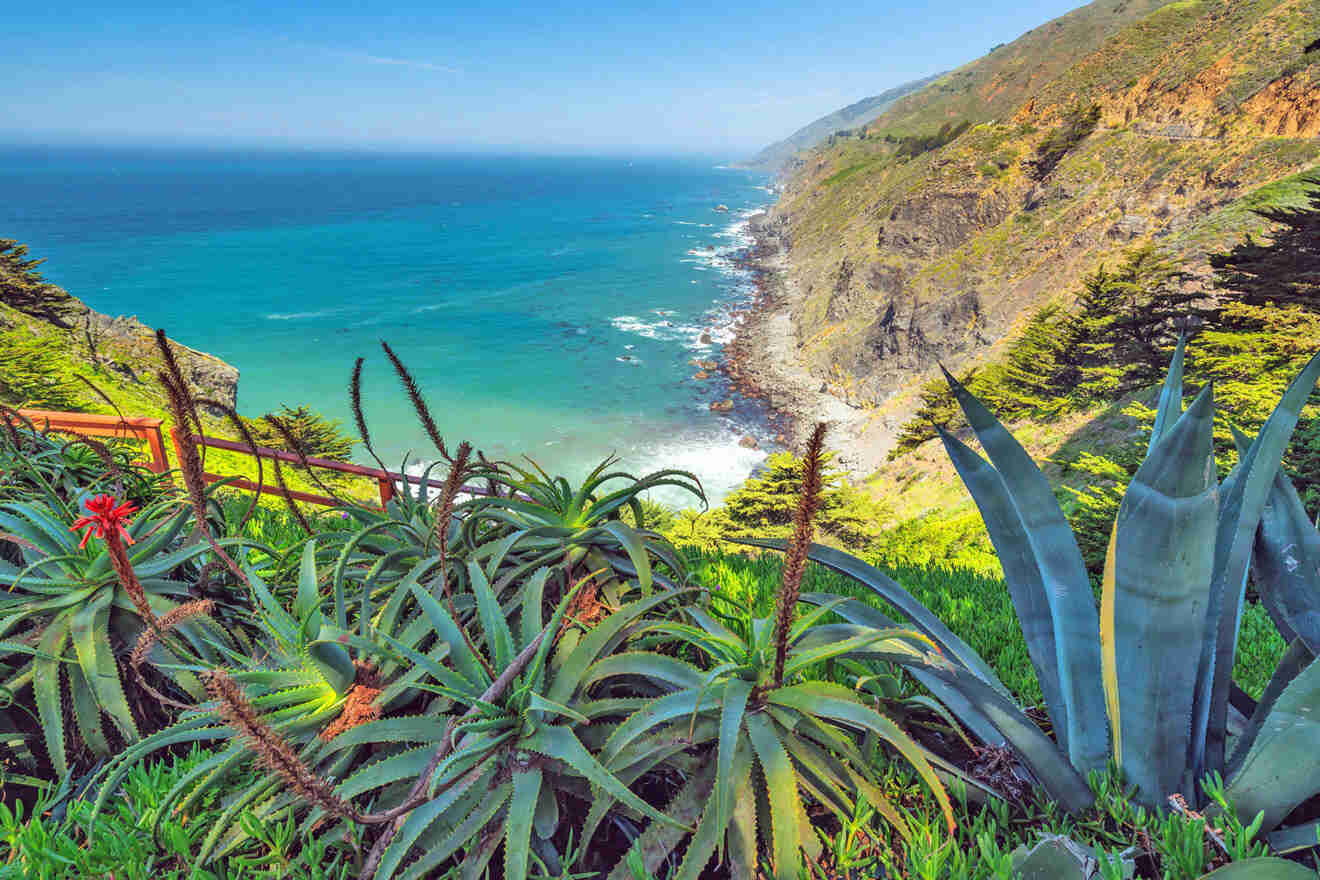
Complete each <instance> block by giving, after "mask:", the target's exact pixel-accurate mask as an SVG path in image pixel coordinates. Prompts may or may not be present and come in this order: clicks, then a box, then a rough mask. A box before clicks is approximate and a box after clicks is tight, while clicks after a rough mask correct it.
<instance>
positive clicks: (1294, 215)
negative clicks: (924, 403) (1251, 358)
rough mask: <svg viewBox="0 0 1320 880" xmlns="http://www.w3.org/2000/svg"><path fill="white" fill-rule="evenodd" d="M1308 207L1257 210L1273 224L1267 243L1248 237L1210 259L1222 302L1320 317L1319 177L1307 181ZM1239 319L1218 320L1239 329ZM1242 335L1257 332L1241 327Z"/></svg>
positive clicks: (1312, 177)
mask: <svg viewBox="0 0 1320 880" xmlns="http://www.w3.org/2000/svg"><path fill="white" fill-rule="evenodd" d="M1305 183H1306V186H1307V187H1308V189H1309V192H1308V197H1307V202H1308V204H1307V205H1306V206H1304V207H1300V208H1279V207H1270V208H1258V209H1256V210H1255V211H1254V212H1253V213H1255V214H1256V215H1257V216H1259V217H1262V218H1264V219H1266V220H1268V221H1270V222H1271V223H1274V224H1275V229H1274V231H1273V232H1272V233H1270V240H1269V242H1268V243H1264V242H1260V241H1257V240H1255V239H1253V238H1252V237H1251V236H1248V237H1247V239H1246V241H1244V242H1242V243H1241V244H1239V245H1238V246H1237V247H1235V248H1233V249H1232V250H1231V251H1229V252H1228V253H1226V254H1216V255H1213V256H1211V257H1210V265H1211V266H1212V267H1213V268H1214V270H1215V286H1216V287H1217V288H1218V289H1219V290H1220V291H1221V294H1220V298H1221V300H1227V301H1237V302H1241V303H1244V304H1246V305H1249V306H1263V305H1267V304H1270V305H1275V306H1293V305H1296V306H1301V307H1302V308H1304V309H1306V310H1307V311H1320V173H1315V174H1312V175H1311V176H1309V177H1308V178H1306V180H1305ZM1244 320H1247V321H1249V318H1245V317H1243V316H1242V315H1237V316H1233V315H1228V316H1224V317H1223V322H1224V323H1225V324H1226V325H1229V326H1233V325H1235V324H1240V323H1241V322H1242V321H1244ZM1242 329H1256V328H1255V327H1252V326H1250V325H1243V326H1242Z"/></svg>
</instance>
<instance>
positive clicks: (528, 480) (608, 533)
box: [456, 458, 706, 607]
mask: <svg viewBox="0 0 1320 880" xmlns="http://www.w3.org/2000/svg"><path fill="white" fill-rule="evenodd" d="M615 461H616V460H615V459H613V458H608V459H606V460H605V461H603V462H601V463H600V464H599V465H597V466H596V468H595V469H593V470H592V472H591V473H590V474H588V475H587V477H586V478H585V479H584V480H583V482H582V484H581V485H579V486H577V487H574V486H573V485H572V484H571V483H569V481H568V480H567V479H565V478H563V477H551V476H550V475H549V474H547V473H546V472H545V471H543V470H542V469H541V468H540V467H539V466H538V465H537V464H536V463H535V462H531V467H530V468H526V469H525V468H520V467H518V466H516V465H511V464H508V463H502V464H501V465H500V466H499V467H497V468H490V469H487V470H484V471H482V473H481V476H482V477H483V478H484V479H486V480H487V481H488V482H489V483H490V484H491V485H492V486H494V487H496V488H497V489H499V490H500V494H498V495H493V496H490V497H478V498H473V499H471V500H469V501H466V502H464V503H462V504H460V505H459V506H458V508H457V509H456V514H457V515H458V516H459V517H461V520H462V529H461V536H462V546H463V547H465V548H466V550H465V551H464V552H466V553H467V554H469V558H472V559H476V560H478V561H481V562H483V563H484V564H485V565H486V567H487V569H488V570H490V571H491V572H492V577H495V576H496V575H495V570H496V569H499V568H500V567H501V566H502V567H503V569H504V571H503V572H501V573H500V574H499V575H498V579H497V580H496V581H495V584H496V587H497V588H502V587H503V586H504V585H506V584H509V583H513V582H516V581H519V580H521V579H523V578H525V577H526V575H527V574H528V573H530V572H531V571H534V570H535V569H537V568H540V567H541V566H547V565H548V566H558V567H559V568H560V570H561V571H562V572H563V573H564V579H562V580H561V583H560V590H561V591H562V589H564V588H566V587H567V585H568V581H567V576H568V574H569V572H570V571H571V570H573V568H574V567H575V566H577V565H579V564H582V565H585V566H586V568H585V571H598V570H600V569H602V568H607V569H609V570H610V571H612V572H615V573H616V575H617V576H615V577H611V578H607V579H605V581H604V582H603V583H602V586H601V589H602V590H603V592H604V593H605V594H606V595H607V596H608V597H609V598H610V600H611V604H613V605H614V606H615V607H617V606H618V605H619V604H620V600H621V598H622V591H623V590H625V589H627V584H628V583H630V582H635V583H636V584H637V585H638V586H639V587H640V588H641V589H642V591H643V592H646V591H649V590H650V589H651V587H652V584H653V582H654V581H655V578H656V574H655V572H654V571H653V568H652V559H657V560H659V561H661V562H663V563H664V564H665V565H666V566H667V567H668V568H669V569H670V571H672V572H675V573H678V572H681V571H683V565H682V561H681V560H680V559H679V558H678V556H677V554H675V553H674V552H673V548H672V547H670V545H669V543H668V542H667V541H665V540H664V539H663V538H661V537H660V536H659V535H658V534H657V533H655V532H652V531H649V530H648V529H646V514H645V509H644V508H643V506H642V503H641V497H640V496H641V495H642V493H644V492H646V491H647V490H649V489H655V488H659V487H662V486H670V487H676V488H679V489H682V490H684V491H686V492H689V493H691V494H692V495H693V496H694V497H695V498H697V499H698V500H700V501H701V502H702V503H703V504H704V503H705V501H706V496H705V493H704V492H703V491H702V488H701V482H700V481H699V480H698V479H697V477H696V476H695V475H693V474H691V473H688V472H686V471H678V470H662V471H656V472H655V473H651V474H647V475H646V476H643V477H640V478H638V477H634V476H632V475H631V474H628V473H625V472H623V471H611V470H609V468H610V467H612V466H613V465H614V463H615ZM625 509H626V510H628V511H629V512H630V513H631V519H632V523H633V525H629V524H628V523H627V522H625V521H624V520H623V519H622V513H623V511H624V510H625ZM662 586H672V584H669V583H667V582H666V583H664V584H662Z"/></svg>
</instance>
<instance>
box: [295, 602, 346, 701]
mask: <svg viewBox="0 0 1320 880" xmlns="http://www.w3.org/2000/svg"><path fill="white" fill-rule="evenodd" d="M318 613H319V612H318ZM307 659H308V660H310V661H311V662H312V665H314V666H315V667H316V670H317V671H318V672H319V673H321V676H322V677H323V678H324V679H325V681H326V684H328V685H330V688H331V689H332V690H333V691H334V692H335V694H336V695H338V696H341V697H342V696H343V695H344V694H345V693H347V692H348V689H349V688H350V687H352V686H353V681H354V679H355V678H356V677H357V669H356V668H354V666H353V658H352V657H350V656H349V654H348V651H346V650H345V649H344V646H343V645H341V644H339V643H338V642H331V641H324V640H318V641H315V642H312V643H311V644H310V645H308V646H307Z"/></svg>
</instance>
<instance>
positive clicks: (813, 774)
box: [586, 599, 953, 880]
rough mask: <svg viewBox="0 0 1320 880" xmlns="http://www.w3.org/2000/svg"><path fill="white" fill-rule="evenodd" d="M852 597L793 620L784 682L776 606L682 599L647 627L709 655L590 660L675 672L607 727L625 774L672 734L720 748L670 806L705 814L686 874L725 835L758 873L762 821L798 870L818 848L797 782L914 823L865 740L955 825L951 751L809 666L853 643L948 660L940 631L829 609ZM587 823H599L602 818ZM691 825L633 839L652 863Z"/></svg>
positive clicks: (778, 858)
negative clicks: (730, 607)
mask: <svg viewBox="0 0 1320 880" xmlns="http://www.w3.org/2000/svg"><path fill="white" fill-rule="evenodd" d="M845 601H847V600H845V599H837V600H835V601H834V602H832V603H831V602H827V603H825V604H823V605H822V606H821V607H819V608H816V609H813V610H812V611H811V612H810V613H808V614H806V615H804V616H803V617H802V618H801V619H799V620H797V621H796V622H795V623H793V625H792V626H791V628H790V630H789V634H788V643H789V650H788V653H787V656H786V658H785V663H784V681H783V684H782V685H780V686H776V685H775V680H774V679H775V665H776V662H775V661H776V653H777V652H776V640H775V632H774V630H775V627H774V620H773V619H772V618H750V619H749V618H742V619H741V622H739V621H731V622H730V623H731V625H729V626H726V625H725V624H724V623H722V622H721V621H720V620H719V619H718V618H717V617H716V616H715V615H713V614H711V613H710V612H709V611H707V610H704V609H702V608H700V607H696V606H688V607H685V608H684V609H683V615H684V617H686V619H687V621H686V622H682V623H680V622H657V623H654V624H651V625H650V627H649V630H650V631H651V632H653V633H655V634H656V635H663V636H669V637H671V638H674V639H677V640H678V642H679V644H680V645H682V646H684V647H685V648H686V649H687V650H686V653H688V654H690V655H694V656H695V657H696V658H699V659H700V660H701V664H700V665H693V664H690V663H687V662H684V661H682V660H679V659H677V658H675V657H670V656H662V655H657V654H652V653H649V652H624V653H620V654H616V655H614V656H611V657H606V658H604V659H602V660H600V661H598V662H597V663H595V664H594V665H593V666H592V668H591V669H590V670H589V671H588V672H587V680H588V681H600V680H608V679H611V678H614V677H617V676H633V677H640V678H642V679H645V680H648V681H651V682H655V683H661V684H662V685H663V686H664V693H663V694H662V695H661V696H659V697H658V698H657V699H654V700H652V701H648V702H647V703H646V704H645V705H644V706H642V707H641V708H639V709H638V710H637V711H636V712H635V713H634V714H632V715H630V716H629V717H628V718H627V719H626V720H625V721H623V723H621V724H619V725H618V727H617V728H616V729H614V730H613V732H612V733H611V734H610V736H609V738H608V739H606V740H605V742H604V745H603V748H602V752H601V754H602V760H603V761H604V762H605V764H606V766H608V767H609V768H610V769H612V770H614V771H616V772H620V773H623V774H625V775H626V778H628V777H631V776H634V775H637V774H639V773H640V772H641V771H642V770H643V769H646V768H649V767H650V766H652V765H653V763H654V762H655V761H656V760H657V758H658V757H659V756H663V755H664V754H665V752H666V746H665V744H673V743H678V744H680V747H682V748H691V747H693V746H706V747H711V748H712V749H713V752H712V754H711V755H710V757H709V760H708V761H707V762H706V763H705V765H704V767H703V768H702V769H701V771H699V772H697V773H694V774H693V775H692V776H691V777H690V779H689V781H688V783H687V784H686V786H685V788H684V789H683V790H682V791H681V792H680V793H679V795H678V796H677V797H676V798H675V800H674V801H673V802H672V803H671V804H670V806H669V809H670V810H671V811H674V810H680V811H683V812H685V813H691V814H693V815H694V816H696V817H699V821H698V822H697V825H696V830H695V832H694V833H693V834H692V835H691V840H690V843H689V844H688V847H687V850H686V853H685V855H684V858H683V860H682V863H681V864H680V866H679V868H678V872H677V874H675V875H674V876H675V878H679V880H686V878H696V877H697V876H699V875H700V874H701V872H702V870H703V869H704V868H705V867H706V864H707V862H708V861H709V860H710V859H711V857H712V856H713V855H714V854H715V852H716V850H717V849H719V850H721V851H723V850H725V849H726V847H727V853H728V858H729V868H728V869H729V870H731V871H732V872H733V876H736V877H746V878H751V877H754V876H756V869H757V864H758V852H759V845H758V840H757V837H758V832H759V834H760V835H761V836H762V837H764V838H765V839H766V841H767V843H768V844H769V849H770V850H771V852H772V854H773V857H772V861H773V864H774V876H775V877H776V878H777V880H778V878H797V876H798V872H799V870H800V855H799V853H800V851H801V850H802V849H805V850H806V851H807V852H808V853H816V854H817V855H818V854H819V851H820V844H819V841H818V840H817V839H816V835H815V832H814V830H813V828H812V826H811V824H810V823H809V822H808V821H807V819H806V813H805V806H804V802H803V799H802V795H801V794H800V791H804V792H806V793H808V794H809V795H810V796H811V797H812V798H814V799H815V800H816V801H818V802H819V803H821V804H823V805H824V806H826V807H827V808H829V809H830V810H832V811H834V812H835V813H836V814H837V815H839V816H840V817H841V818H846V817H849V816H852V815H853V813H854V811H855V810H856V806H857V803H858V801H859V800H861V799H865V801H866V802H867V803H869V804H870V805H871V806H872V807H874V808H875V809H876V810H877V811H878V812H879V813H880V814H881V815H882V816H883V817H884V818H885V820H886V821H888V822H889V823H890V824H891V825H893V826H894V827H895V828H896V829H897V831H898V832H899V833H900V834H901V835H904V836H906V835H907V834H908V828H907V824H906V822H905V821H904V820H903V818H902V816H901V814H900V812H899V810H898V809H897V808H896V807H895V805H894V804H893V803H891V801H890V800H889V798H887V797H886V796H885V794H884V792H883V791H881V790H880V787H879V786H878V785H877V780H876V777H875V767H874V765H873V761H872V760H871V758H870V757H869V756H868V755H867V753H866V751H865V750H864V748H863V746H862V745H861V742H862V741H863V740H865V741H867V742H869V743H871V744H878V743H884V744H885V745H887V746H888V747H890V748H892V749H894V750H895V751H896V752H898V753H899V754H900V755H902V757H903V758H904V759H905V760H907V761H908V762H909V763H911V765H912V766H913V767H914V768H915V769H916V771H917V773H918V775H919V776H920V777H921V778H922V779H923V780H924V781H925V783H926V785H927V786H928V787H929V788H930V790H931V792H932V793H933V794H934V795H935V797H936V799H937V801H938V802H939V804H940V807H941V809H942V810H943V811H944V813H945V816H946V819H947V821H948V822H949V824H950V826H952V823H953V814H952V809H951V807H950V804H949V800H948V796H947V794H946V793H945V790H944V787H943V785H942V784H941V782H940V780H939V777H938V776H937V774H936V766H940V767H947V765H945V764H944V763H943V762H942V761H940V760H939V759H938V758H936V757H934V756H933V755H930V754H929V753H928V752H927V751H926V750H925V749H923V748H922V747H920V746H919V745H918V744H917V743H916V742H915V741H914V740H913V739H912V738H911V737H910V736H909V735H908V734H907V733H906V732H905V731H904V730H903V729H902V728H901V727H899V726H898V725H897V724H895V723H894V722H893V721H892V720H891V719H890V718H888V717H886V716H885V715H883V714H881V713H880V712H878V711H876V710H875V709H874V708H872V707H870V706H868V705H866V703H865V702H863V700H862V699H861V698H860V696H859V694H858V692H857V691H856V690H854V689H852V688H848V687H844V686H842V685H838V684H834V683H831V682H828V681H820V680H816V679H814V678H812V677H810V675H809V673H810V671H811V670H813V669H814V668H819V667H820V664H824V663H827V662H829V661H832V660H836V659H838V658H844V657H852V658H867V659H873V660H886V661H896V660H899V659H900V658H901V659H902V660H904V661H907V662H913V663H917V664H921V665H926V664H932V665H938V664H939V663H940V662H941V661H940V660H939V658H938V657H934V656H932V654H931V651H930V649H931V648H932V647H933V646H932V644H931V642H930V640H928V639H926V638H925V637H923V636H921V635H920V634H918V633H916V632H914V631H912V630H910V629H899V628H896V627H886V628H875V627H871V626H862V625H856V624H848V623H832V624H829V623H822V622H821V621H822V619H824V618H825V617H826V616H827V615H828V614H829V613H830V612H831V611H833V610H834V609H835V608H836V607H837V606H838V605H839V604H842V603H844V602H845ZM657 728H660V729H659V730H657ZM671 747H672V746H671ZM595 818H596V819H597V820H598V819H599V815H596V816H595ZM586 827H587V828H588V829H591V828H592V827H593V826H592V819H591V818H588V820H587V826H586ZM685 837H686V835H684V834H681V833H679V834H675V833H674V832H673V831H672V830H671V829H666V828H664V827H660V826H654V825H653V826H652V827H651V829H650V830H648V831H647V832H646V833H645V834H644V835H642V837H641V838H639V840H638V842H637V844H636V848H637V850H638V851H639V852H640V853H641V854H642V855H643V856H644V861H645V864H646V867H647V869H648V870H651V871H655V870H657V869H658V867H659V866H660V864H661V863H662V862H663V860H664V859H665V858H666V857H667V856H668V854H669V852H670V851H672V850H673V849H674V848H676V847H677V846H678V844H680V843H681V842H682V841H683V840H684V839H685ZM623 871H624V869H623V868H622V867H621V868H620V869H618V870H616V871H615V873H614V874H613V875H611V876H612V877H614V878H619V880H622V878H626V877H627V874H626V873H624V872H623Z"/></svg>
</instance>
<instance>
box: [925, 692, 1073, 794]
mask: <svg viewBox="0 0 1320 880" xmlns="http://www.w3.org/2000/svg"><path fill="white" fill-rule="evenodd" d="M929 674H930V675H932V676H934V677H935V678H937V679H938V680H940V681H942V682H944V684H946V685H947V686H948V687H950V688H951V689H953V690H956V691H958V692H959V693H960V694H961V695H962V696H963V698H964V699H966V700H967V701H968V702H969V703H971V704H972V705H973V706H974V707H975V708H976V709H977V711H978V712H980V713H981V714H982V715H983V716H984V717H985V718H987V719H988V720H989V721H990V723H992V724H993V725H994V726H995V727H996V729H998V730H999V732H1000V733H1001V734H1002V736H1003V738H1004V739H1005V740H1007V742H1008V743H1009V745H1011V746H1012V747H1013V751H1014V752H1015V753H1016V754H1017V756H1018V757H1019V758H1020V759H1021V760H1022V763H1024V764H1026V766H1027V769H1028V770H1030V771H1031V773H1032V775H1033V776H1035V777H1036V781H1037V782H1039V783H1040V784H1041V787H1042V788H1044V789H1045V791H1046V792H1047V793H1048V794H1049V795H1050V797H1052V798H1053V799H1054V800H1056V801H1058V802H1059V805H1060V806H1062V807H1063V808H1064V809H1065V810H1067V811H1069V812H1070V813H1078V812H1080V811H1082V810H1085V809H1086V808H1088V807H1090V806H1091V805H1092V804H1093V803H1094V802H1095V797H1094V795H1093V794H1092V793H1091V789H1090V788H1089V787H1088V786H1087V784H1086V780H1085V779H1084V778H1082V776H1081V775H1080V774H1079V773H1078V772H1077V770H1076V769H1075V768H1074V767H1073V765H1072V764H1071V763H1069V761H1068V758H1067V756H1066V755H1064V754H1063V753H1062V752H1060V751H1059V747H1058V746H1057V745H1055V743H1054V740H1052V739H1050V738H1049V737H1048V736H1046V735H1045V732H1044V731H1042V730H1041V729H1040V728H1039V727H1037V726H1036V724H1035V722H1033V721H1032V720H1031V719H1030V718H1028V717H1027V716H1026V715H1025V714H1024V713H1023V712H1022V710H1021V709H1019V708H1018V707H1017V706H1016V705H1014V704H1013V702H1012V701H1010V700H1009V699H1008V698H1007V697H1005V696H1004V695H1003V694H1001V693H999V692H998V691H996V690H995V689H994V688H992V687H990V686H989V685H987V684H986V683H985V682H983V681H981V680H980V679H979V678H977V677H976V676H974V675H969V674H967V672H966V670H961V669H953V670H949V669H944V668H941V667H931V668H930V669H929Z"/></svg>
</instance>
